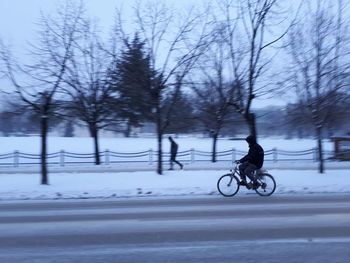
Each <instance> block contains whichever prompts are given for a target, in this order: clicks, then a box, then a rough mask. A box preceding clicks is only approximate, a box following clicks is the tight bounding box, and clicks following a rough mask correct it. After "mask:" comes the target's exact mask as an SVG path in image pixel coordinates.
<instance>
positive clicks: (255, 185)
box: [253, 182, 260, 190]
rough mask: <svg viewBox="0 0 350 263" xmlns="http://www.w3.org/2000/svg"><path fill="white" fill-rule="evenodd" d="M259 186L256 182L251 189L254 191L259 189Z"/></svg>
mask: <svg viewBox="0 0 350 263" xmlns="http://www.w3.org/2000/svg"><path fill="white" fill-rule="evenodd" d="M259 186H260V184H259V183H258V182H256V183H254V184H253V189H254V190H256V189H258V188H259Z"/></svg>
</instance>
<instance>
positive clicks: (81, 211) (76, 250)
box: [0, 195, 350, 263]
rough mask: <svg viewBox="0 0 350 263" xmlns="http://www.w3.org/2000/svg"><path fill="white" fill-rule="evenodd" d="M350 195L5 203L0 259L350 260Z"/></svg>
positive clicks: (0, 215) (0, 205) (0, 210)
mask: <svg viewBox="0 0 350 263" xmlns="http://www.w3.org/2000/svg"><path fill="white" fill-rule="evenodd" d="M349 248H350V196H349V195H336V196H331V195H325V196H321V195H308V196H278V195H275V196H271V197H268V198H262V197H258V196H255V195H252V196H237V197H234V198H224V197H221V196H207V197H191V198H190V197H186V198H185V197H179V198H170V197H167V198H165V197H164V198H138V199H120V200H116V199H115V200H75V201H72V200H67V201H64V200H63V201H62V200H61V201H58V200H57V201H38V202H33V201H27V202H26V201H23V202H3V201H2V202H0V262H1V263H7V262H8V263H17V262H31V263H35V262H40V263H42V262H50V263H51V262H59V263H65V262H94V263H95V262H104V263H106V262H118V263H119V262H132V263H134V262H143V263H145V262H152V263H157V262H159V263H163V262H186V263H187V262H208V263H209V262H220V263H222V262H315V263H316V262H317V263H320V262H332V263H334V262H349V258H350V249H349Z"/></svg>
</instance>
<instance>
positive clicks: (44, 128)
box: [40, 115, 49, 185]
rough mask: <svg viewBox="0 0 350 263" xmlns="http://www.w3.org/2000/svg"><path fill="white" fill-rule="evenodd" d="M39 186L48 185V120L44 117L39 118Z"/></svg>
mask: <svg viewBox="0 0 350 263" xmlns="http://www.w3.org/2000/svg"><path fill="white" fill-rule="evenodd" d="M40 122H41V156H40V157H41V184H46V185H48V184H49V182H48V176H47V163H46V155H47V127H48V124H47V122H48V118H47V116H46V115H43V116H42V117H41V120H40Z"/></svg>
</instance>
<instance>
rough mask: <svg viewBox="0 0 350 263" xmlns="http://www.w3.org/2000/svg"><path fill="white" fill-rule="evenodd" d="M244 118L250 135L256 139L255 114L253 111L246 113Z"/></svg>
mask: <svg viewBox="0 0 350 263" xmlns="http://www.w3.org/2000/svg"><path fill="white" fill-rule="evenodd" d="M245 119H246V121H247V124H248V127H249V132H250V135H253V136H254V137H255V138H256V140H258V136H257V132H256V120H255V114H254V113H248V114H247V115H246V116H245Z"/></svg>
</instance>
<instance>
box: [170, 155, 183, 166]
mask: <svg viewBox="0 0 350 263" xmlns="http://www.w3.org/2000/svg"><path fill="white" fill-rule="evenodd" d="M173 163H176V164H178V165H179V166H180V168H181V169H182V164H181V163H180V162H179V161H176V153H175V154H173V153H172V154H171V156H170V169H173Z"/></svg>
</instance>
